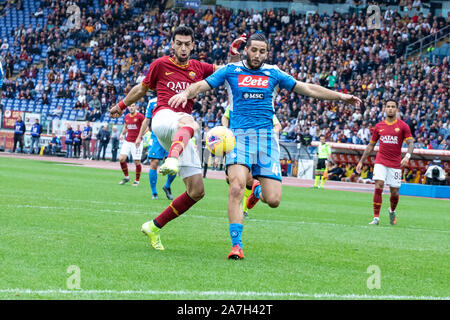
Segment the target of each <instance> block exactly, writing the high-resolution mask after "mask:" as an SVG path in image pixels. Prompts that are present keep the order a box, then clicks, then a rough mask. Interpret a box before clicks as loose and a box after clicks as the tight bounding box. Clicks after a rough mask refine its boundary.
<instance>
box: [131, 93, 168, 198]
mask: <svg viewBox="0 0 450 320" xmlns="http://www.w3.org/2000/svg"><path fill="white" fill-rule="evenodd" d="M155 106H156V98H153V99H150V101H149V102H148V105H147V111H146V113H145V120H144V122H143V123H142V128H141V132H143V131H144V132H145V131H146V130H147V127H148V125H149V123H150V120H151V118H152V111H153V108H154V107H155ZM138 139H139V143H141V141H142V135H141V134H139V136H138ZM137 141H138V140H136V145H137V144H138V143H137ZM168 154H169V153H168V152H167V151H166V150H165V149H164V148H163V147H162V146H161V145H160V144H159V141H158V138H157V137H156V135H155V134H154V133H153V132H152V135H151V137H150V141H149V146H148V156H147V157H148V158H149V159H150V170H149V171H148V180H149V181H150V188H151V189H152V199H153V200H155V199H158V191H157V190H156V183H157V182H158V165H159V161H160V160H163V159H164V158H166V157H167V155H168ZM175 177H176V175H168V176H167V180H166V183H165V185H164V187H163V190H164V192H165V193H166V196H167V199H169V200H173V195H172V190H171V189H170V186H171V185H172V182H173V180H174V179H175Z"/></svg>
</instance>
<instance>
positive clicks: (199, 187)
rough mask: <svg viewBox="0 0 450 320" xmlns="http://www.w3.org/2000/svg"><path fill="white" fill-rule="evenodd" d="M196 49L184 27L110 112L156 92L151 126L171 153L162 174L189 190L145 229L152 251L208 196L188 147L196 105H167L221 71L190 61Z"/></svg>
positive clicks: (191, 32)
mask: <svg viewBox="0 0 450 320" xmlns="http://www.w3.org/2000/svg"><path fill="white" fill-rule="evenodd" d="M241 41H242V39H241V38H239V39H236V40H235V41H234V42H233V44H232V45H231V48H230V54H231V55H234V56H237V51H236V50H233V48H235V47H239V45H240V44H241ZM194 45H195V39H194V30H192V29H191V28H189V27H186V26H179V27H177V28H176V29H175V30H174V32H173V34H172V47H171V49H172V52H173V54H172V55H170V56H164V57H161V58H158V59H156V60H155V61H153V62H152V63H151V64H150V68H149V70H148V72H147V75H146V77H145V79H144V80H143V81H142V83H140V84H137V85H135V86H134V87H133V88H132V89H131V91H130V92H129V93H128V94H127V96H126V97H125V98H124V99H123V100H122V101H120V102H119V103H118V104H117V105H116V106H114V107H113V108H111V110H110V115H111V117H112V118H118V117H120V116H121V115H122V112H123V110H124V109H125V108H126V107H127V106H128V105H131V104H133V103H135V102H136V101H138V100H140V99H141V98H143V97H144V96H145V95H146V93H147V91H148V89H150V90H152V91H156V94H157V98H158V99H157V105H156V107H155V108H154V109H153V118H152V125H151V127H152V131H153V132H154V133H155V135H156V137H157V138H158V141H159V142H160V143H161V145H162V146H163V148H164V149H165V150H168V151H169V155H168V157H167V158H166V161H165V162H164V164H163V165H162V166H161V168H160V172H161V173H162V174H172V175H174V174H177V173H179V174H180V177H181V179H183V182H184V184H185V186H186V192H184V193H183V194H181V195H180V196H178V197H177V198H175V199H174V200H173V201H172V202H171V204H170V205H169V206H168V207H167V208H166V209H165V210H164V211H163V212H161V214H159V215H158V216H157V217H156V218H155V219H153V220H151V221H148V222H146V223H144V224H143V225H142V228H141V230H142V232H144V233H145V234H146V235H147V236H148V237H149V239H150V243H151V245H152V247H153V248H154V249H156V250H164V246H163V245H162V243H161V237H160V231H161V229H162V228H163V227H164V226H165V225H166V224H167V223H168V222H170V221H172V220H173V219H176V218H177V217H179V216H180V215H181V214H183V213H184V212H186V211H187V210H189V209H190V208H191V207H192V206H193V205H195V204H196V203H197V202H198V201H199V200H201V199H202V198H203V196H204V195H205V188H204V184H203V178H202V173H201V162H200V158H199V155H198V153H197V151H196V150H195V149H194V147H193V145H192V142H190V140H191V138H192V137H193V136H194V132H195V131H197V130H198V129H199V125H198V124H197V122H195V120H194V118H193V117H192V116H191V112H192V108H193V106H194V101H193V100H192V99H190V100H189V101H187V102H186V103H185V104H184V105H183V106H180V107H177V108H172V107H171V106H169V103H168V102H169V99H170V98H171V97H172V96H174V95H175V94H177V93H178V92H181V91H182V90H184V89H186V88H187V87H188V86H189V85H191V84H193V83H195V82H197V81H200V80H202V79H205V78H206V77H208V76H210V75H211V74H212V73H213V72H214V71H215V70H216V69H218V68H220V67H219V66H216V65H213V64H209V63H205V62H200V61H198V60H194V59H190V55H191V51H192V50H193V48H194ZM238 58H239V57H238Z"/></svg>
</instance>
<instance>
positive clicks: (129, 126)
mask: <svg viewBox="0 0 450 320" xmlns="http://www.w3.org/2000/svg"><path fill="white" fill-rule="evenodd" d="M137 128H138V127H137V125H136V124H134V123H130V124H128V125H127V129H128V130H134V129H137Z"/></svg>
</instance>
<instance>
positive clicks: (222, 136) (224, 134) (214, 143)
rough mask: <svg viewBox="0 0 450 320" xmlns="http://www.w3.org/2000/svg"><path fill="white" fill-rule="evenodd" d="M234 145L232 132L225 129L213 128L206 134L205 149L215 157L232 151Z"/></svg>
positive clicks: (234, 139)
mask: <svg viewBox="0 0 450 320" xmlns="http://www.w3.org/2000/svg"><path fill="white" fill-rule="evenodd" d="M235 144H236V138H235V137H234V134H233V132H231V130H230V129H228V128H226V127H223V126H218V127H214V128H212V129H211V130H209V131H208V133H207V134H206V147H207V148H208V150H209V151H211V153H212V154H214V155H216V156H223V155H225V154H227V153H228V152H230V151H232V150H233V149H234V145H235Z"/></svg>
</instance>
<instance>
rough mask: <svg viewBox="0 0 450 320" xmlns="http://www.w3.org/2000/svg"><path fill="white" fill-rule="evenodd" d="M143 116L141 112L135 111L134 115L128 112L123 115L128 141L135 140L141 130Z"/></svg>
mask: <svg viewBox="0 0 450 320" xmlns="http://www.w3.org/2000/svg"><path fill="white" fill-rule="evenodd" d="M144 120H145V117H144V115H143V114H142V113H139V112H136V113H135V115H134V116H132V115H131V114H130V113H129V114H127V115H126V116H125V125H126V126H127V138H126V139H125V140H126V141H128V142H136V138H137V137H138V135H139V131H140V130H141V126H142V122H143V121H144Z"/></svg>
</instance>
